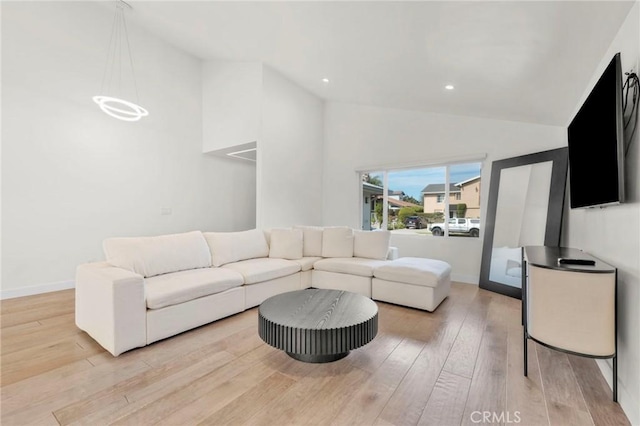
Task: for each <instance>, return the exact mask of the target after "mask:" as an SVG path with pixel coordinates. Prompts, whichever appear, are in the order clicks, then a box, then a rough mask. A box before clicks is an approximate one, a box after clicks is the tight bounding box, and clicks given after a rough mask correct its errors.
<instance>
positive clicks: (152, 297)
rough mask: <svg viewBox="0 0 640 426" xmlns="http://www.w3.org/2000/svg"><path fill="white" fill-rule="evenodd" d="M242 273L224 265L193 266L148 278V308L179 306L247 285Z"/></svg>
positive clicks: (146, 287) (145, 282)
mask: <svg viewBox="0 0 640 426" xmlns="http://www.w3.org/2000/svg"><path fill="white" fill-rule="evenodd" d="M243 282H244V281H243V278H242V275H240V274H239V273H238V272H236V271H232V270H230V269H223V268H204V269H191V270H188V271H180V272H173V273H171V274H164V275H157V276H155V277H151V278H147V279H146V280H145V281H144V287H145V294H146V299H147V308H149V309H160V308H164V307H165V306H171V305H178V304H180V303H183V302H187V301H189V300H193V299H197V298H199V297H203V296H208V295H210V294H216V293H222V292H223V291H226V290H229V289H230V288H234V287H240V286H241V285H242V284H243Z"/></svg>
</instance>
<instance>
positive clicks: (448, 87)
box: [444, 84, 455, 90]
mask: <svg viewBox="0 0 640 426" xmlns="http://www.w3.org/2000/svg"><path fill="white" fill-rule="evenodd" d="M444 88H445V89H447V90H453V89H455V87H453V84H447V85H446V86H444Z"/></svg>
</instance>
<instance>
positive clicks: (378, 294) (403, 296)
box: [371, 257, 451, 312]
mask: <svg viewBox="0 0 640 426" xmlns="http://www.w3.org/2000/svg"><path fill="white" fill-rule="evenodd" d="M450 290H451V265H449V264H448V263H447V262H443V261H441V260H435V259H425V258H421V257H401V258H399V259H396V260H393V261H391V262H387V263H385V264H384V265H381V266H378V267H376V268H375V269H374V270H373V280H372V283H371V298H372V299H374V300H380V301H382V302H389V303H395V304H397V305H403V306H409V307H412V308H418V309H424V310H427V311H429V312H433V311H434V310H435V309H436V308H437V307H438V305H439V304H440V303H441V302H442V301H443V300H444V298H445V297H447V296H448V295H449V291H450Z"/></svg>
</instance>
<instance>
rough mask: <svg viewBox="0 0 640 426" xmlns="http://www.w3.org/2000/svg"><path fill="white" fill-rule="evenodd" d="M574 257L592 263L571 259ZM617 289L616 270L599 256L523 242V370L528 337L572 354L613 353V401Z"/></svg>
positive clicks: (615, 391)
mask: <svg viewBox="0 0 640 426" xmlns="http://www.w3.org/2000/svg"><path fill="white" fill-rule="evenodd" d="M559 259H568V263H562V262H560V261H559ZM575 259H578V260H583V261H592V262H593V264H592V265H589V264H572V263H571V262H572V261H573V260H575ZM616 293H617V270H616V268H614V267H613V266H611V265H609V264H606V263H604V262H603V261H601V260H600V259H597V258H595V257H593V256H591V255H589V254H588V253H585V252H583V251H582V250H577V249H573V248H565V247H545V246H526V247H524V248H523V250H522V313H523V325H524V375H525V376H526V375H527V342H528V340H529V339H531V340H534V341H536V342H538V343H539V344H541V345H544V346H546V347H549V348H551V349H555V350H559V351H562V352H566V353H570V354H573V355H579V356H585V357H590V358H612V359H613V400H614V401H617V400H618V362H617V327H616V312H617V309H616V308H617V307H616V296H617V294H616Z"/></svg>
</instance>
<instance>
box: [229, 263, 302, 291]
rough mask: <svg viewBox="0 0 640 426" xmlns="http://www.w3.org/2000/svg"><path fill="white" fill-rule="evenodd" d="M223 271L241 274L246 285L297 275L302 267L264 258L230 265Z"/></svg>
mask: <svg viewBox="0 0 640 426" xmlns="http://www.w3.org/2000/svg"><path fill="white" fill-rule="evenodd" d="M222 269H230V270H233V271H236V272H239V273H240V274H241V275H242V276H243V277H244V283H245V284H255V283H260V282H263V281H269V280H273V279H276V278H280V277H286V276H287V275H291V274H295V273H296V272H299V271H300V265H299V264H298V263H296V262H295V261H294V260H287V259H273V258H269V257H264V258H260V259H249V260H243V261H241V262H235V263H228V264H226V265H224V266H223V267H222Z"/></svg>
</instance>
